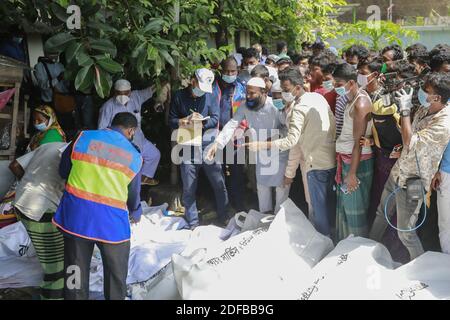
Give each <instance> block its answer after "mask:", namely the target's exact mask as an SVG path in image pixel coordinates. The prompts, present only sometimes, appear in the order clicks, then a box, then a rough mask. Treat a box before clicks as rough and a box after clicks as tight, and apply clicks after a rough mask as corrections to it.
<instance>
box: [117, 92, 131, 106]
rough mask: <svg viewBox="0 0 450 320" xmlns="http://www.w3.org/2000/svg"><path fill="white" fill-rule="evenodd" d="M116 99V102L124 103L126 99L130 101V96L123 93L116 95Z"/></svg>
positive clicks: (126, 101)
mask: <svg viewBox="0 0 450 320" xmlns="http://www.w3.org/2000/svg"><path fill="white" fill-rule="evenodd" d="M116 100H117V102H118V103H120V104H123V105H126V104H127V103H128V101H130V97H129V96H127V95H124V94H121V95H118V96H116Z"/></svg>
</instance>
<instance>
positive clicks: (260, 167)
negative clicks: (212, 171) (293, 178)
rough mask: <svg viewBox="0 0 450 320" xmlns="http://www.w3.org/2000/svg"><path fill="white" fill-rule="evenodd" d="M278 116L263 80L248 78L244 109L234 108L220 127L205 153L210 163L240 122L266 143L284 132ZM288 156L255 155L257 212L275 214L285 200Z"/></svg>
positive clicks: (283, 153)
mask: <svg viewBox="0 0 450 320" xmlns="http://www.w3.org/2000/svg"><path fill="white" fill-rule="evenodd" d="M281 116H282V115H281V112H280V111H279V110H278V109H277V108H276V107H275V106H274V105H273V102H272V99H268V97H267V89H266V83H265V82H264V80H263V79H261V78H251V79H250V80H249V81H248V83H247V92H246V104H245V106H242V107H240V108H239V109H237V112H236V113H235V114H234V115H233V118H232V119H231V120H230V121H228V123H227V124H226V125H225V126H224V127H223V129H222V131H221V132H220V134H219V135H218V136H217V138H216V141H215V142H214V143H213V144H212V145H211V148H210V149H209V150H208V152H207V157H206V158H207V160H209V161H211V160H213V159H214V157H215V155H216V151H217V149H218V148H220V149H223V148H224V147H225V146H226V145H227V143H228V142H229V141H230V140H231V139H232V137H233V134H234V132H235V130H236V129H237V128H238V126H239V123H240V122H241V121H242V120H244V119H246V120H247V122H248V126H249V127H250V130H251V131H250V132H251V134H252V135H254V136H255V137H256V139H257V140H262V139H264V140H266V139H268V138H271V136H272V133H273V130H274V129H278V130H279V129H285V127H284V125H283V124H282V122H281ZM284 131H285V130H284ZM242 151H243V149H242ZM288 156H289V151H285V152H280V153H278V152H277V153H273V154H272V153H271V152H268V151H264V152H258V153H257V158H256V182H257V190H258V201H259V211H260V212H272V211H274V212H277V211H278V209H279V207H280V204H281V203H283V202H284V201H285V200H286V199H287V198H288V196H289V188H290V187H289V186H285V185H284V183H283V178H284V172H285V169H286V164H287V159H288ZM272 188H276V201H275V210H273V209H274V207H273V204H272Z"/></svg>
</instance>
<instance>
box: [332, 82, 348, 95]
mask: <svg viewBox="0 0 450 320" xmlns="http://www.w3.org/2000/svg"><path fill="white" fill-rule="evenodd" d="M346 85H347V84H345V85H343V86H342V87H338V88H334V91H336V93H337V94H338V95H339V96H341V97H343V96H345V95H346V94H347V90H345V86H346Z"/></svg>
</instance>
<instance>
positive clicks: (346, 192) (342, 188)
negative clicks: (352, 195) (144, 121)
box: [339, 183, 349, 194]
mask: <svg viewBox="0 0 450 320" xmlns="http://www.w3.org/2000/svg"><path fill="white" fill-rule="evenodd" d="M339 188H341V191H342V192H343V193H344V194H348V193H349V192H348V186H347V184H346V183H343V184H341V185H340V186H339Z"/></svg>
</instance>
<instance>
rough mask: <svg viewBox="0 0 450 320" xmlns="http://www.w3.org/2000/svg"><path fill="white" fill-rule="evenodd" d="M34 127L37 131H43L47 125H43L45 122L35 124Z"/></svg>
mask: <svg viewBox="0 0 450 320" xmlns="http://www.w3.org/2000/svg"><path fill="white" fill-rule="evenodd" d="M34 127H35V128H36V130H38V131H45V130H46V129H47V125H46V124H45V122H42V123H38V124H35V125H34Z"/></svg>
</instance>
